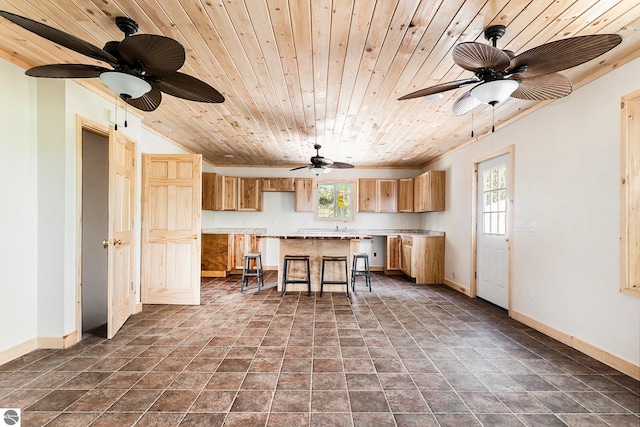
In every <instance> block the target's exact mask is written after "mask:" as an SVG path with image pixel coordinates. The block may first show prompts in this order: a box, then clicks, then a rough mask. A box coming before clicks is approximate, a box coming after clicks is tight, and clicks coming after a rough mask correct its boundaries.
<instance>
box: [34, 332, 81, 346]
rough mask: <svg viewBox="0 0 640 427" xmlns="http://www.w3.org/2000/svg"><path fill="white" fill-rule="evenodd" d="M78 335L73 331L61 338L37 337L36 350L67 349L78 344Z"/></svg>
mask: <svg viewBox="0 0 640 427" xmlns="http://www.w3.org/2000/svg"><path fill="white" fill-rule="evenodd" d="M79 338H80V335H79V334H78V331H73V332H71V333H70V334H67V335H65V336H63V337H38V338H37V340H38V348H68V347H71V346H72V345H74V344H77V343H78V340H79Z"/></svg>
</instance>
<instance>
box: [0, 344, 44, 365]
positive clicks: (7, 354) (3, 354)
mask: <svg viewBox="0 0 640 427" xmlns="http://www.w3.org/2000/svg"><path fill="white" fill-rule="evenodd" d="M37 349H38V338H31V339H30V340H28V341H25V342H23V343H21V344H18V345H15V346H13V347H10V348H8V349H6V350H3V351H0V365H3V364H5V363H7V362H9V361H11V360H13V359H17V358H18V357H21V356H24V355H25V354H27V353H29V352H31V351H33V350H37Z"/></svg>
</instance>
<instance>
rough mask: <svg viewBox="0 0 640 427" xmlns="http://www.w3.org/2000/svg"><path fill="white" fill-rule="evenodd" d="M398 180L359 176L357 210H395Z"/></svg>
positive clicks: (396, 206) (396, 207) (396, 209)
mask: <svg viewBox="0 0 640 427" xmlns="http://www.w3.org/2000/svg"><path fill="white" fill-rule="evenodd" d="M397 211H398V181H397V180H395V179H373V178H361V179H359V180H358V212H397Z"/></svg>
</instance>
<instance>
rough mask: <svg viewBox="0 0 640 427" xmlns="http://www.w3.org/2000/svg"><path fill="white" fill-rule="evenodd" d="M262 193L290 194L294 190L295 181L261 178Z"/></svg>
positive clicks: (290, 179) (291, 179)
mask: <svg viewBox="0 0 640 427" xmlns="http://www.w3.org/2000/svg"><path fill="white" fill-rule="evenodd" d="M261 185H262V191H267V192H269V191H283V192H291V191H294V190H295V180H294V179H293V178H262V182H261Z"/></svg>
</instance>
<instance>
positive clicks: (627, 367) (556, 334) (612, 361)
mask: <svg viewBox="0 0 640 427" xmlns="http://www.w3.org/2000/svg"><path fill="white" fill-rule="evenodd" d="M509 316H510V317H512V318H513V319H515V320H517V321H518V322H520V323H524V324H525V325H527V326H529V327H531V328H533V329H535V330H536V331H538V332H542V333H543V334H545V335H548V336H550V337H551V338H554V339H556V340H558V341H560V342H561V343H563V344H566V345H568V346H569V347H573V348H575V349H576V350H578V351H580V352H582V353H584V354H586V355H587V356H591V357H593V358H594V359H596V360H599V361H600V362H602V363H604V364H605V365H607V366H611V367H612V368H613V369H616V370H618V371H620V372H622V373H623V374H626V375H629V376H630V377H631V378H634V379H636V380H639V381H640V366H639V365H636V364H634V363H632V362H629V361H628V360H625V359H622V358H621V357H618V356H616V355H614V354H611V353H609V352H608V351H606V350H603V349H601V348H599V347H596V346H595V345H593V344H590V343H588V342H586V341H583V340H581V339H580V338H578V337H574V336H572V335H569V334H567V333H566V332H562V331H559V330H558V329H556V328H554V327H552V326H549V325H547V324H546V323H543V322H540V321H539V320H536V319H533V318H531V317H529V316H527V315H525V314H522V313H519V312H517V311H514V310H510V311H509Z"/></svg>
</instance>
